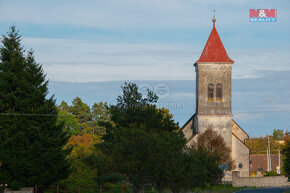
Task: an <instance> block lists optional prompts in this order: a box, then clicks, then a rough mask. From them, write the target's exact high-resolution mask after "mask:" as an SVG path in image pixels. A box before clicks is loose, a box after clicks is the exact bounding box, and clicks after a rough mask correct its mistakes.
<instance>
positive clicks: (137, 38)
mask: <svg viewBox="0 0 290 193" xmlns="http://www.w3.org/2000/svg"><path fill="white" fill-rule="evenodd" d="M289 8H290V1H289V0H275V1H273V0H234V1H233V0H202V1H197V0H122V1H121V0H105V1H98V0H82V1H79V0H50V1H45V0H34V1H32V0H25V1H23V0H9V1H5V0H0V33H1V34H5V33H6V32H7V31H8V28H9V26H11V25H12V24H14V25H16V27H17V29H18V30H19V31H20V33H21V34H22V36H23V44H24V45H25V47H26V48H27V49H30V48H33V49H34V51H35V57H36V60H37V61H38V62H39V63H41V64H42V65H43V67H44V70H45V72H46V73H47V78H48V79H49V80H50V81H66V82H103V81H125V80H127V81H132V80H143V81H146V80H156V81H168V80H194V79H195V71H194V68H193V66H192V65H193V63H194V62H195V61H196V60H197V59H198V58H199V56H200V54H201V52H202V50H203V47H204V45H205V43H206V41H207V38H208V36H209V33H210V31H211V28H212V22H211V19H212V15H213V12H212V10H213V9H216V10H217V12H216V18H217V22H216V27H217V30H218V32H219V35H220V37H221V39H222V41H223V44H224V46H225V48H226V50H227V52H228V54H229V56H230V57H231V59H233V60H234V61H235V64H234V66H233V79H237V80H242V79H246V80H247V79H251V80H252V79H253V78H256V79H259V80H263V79H266V78H267V76H266V74H265V72H272V73H278V74H279V73H280V72H281V73H283V76H277V77H278V78H275V79H274V80H275V81H278V82H285V81H286V82H290V78H289V77H290V76H289V77H287V76H285V72H290V61H289V58H290V57H289V56H290V44H289V43H290V12H289ZM249 9H277V20H278V21H277V22H275V23H250V22H249ZM274 80H273V81H274ZM277 85H279V84H277ZM265 88H266V89H267V87H265ZM278 89H279V87H278ZM281 89H282V88H281ZM283 89H285V88H284V87H283ZM236 90H239V88H236ZM245 92H249V89H247V88H245ZM281 92H282V90H281ZM269 93H270V94H269V95H271V96H272V97H273V96H277V95H279V91H276V89H275V92H274V91H273V92H271V90H269ZM57 94H58V93H56V98H57V97H58V96H57ZM193 94H194V93H193ZM242 94H243V93H242V91H241V93H240V95H242ZM255 96H257V99H256V98H253V99H252V100H255V99H256V100H259V93H256V95H255ZM283 96H285V97H284V101H283V104H282V105H281V104H280V103H281V102H279V104H276V103H274V102H273V105H272V106H268V108H267V109H265V108H264V106H263V105H268V104H269V101H268V102H267V101H266V102H265V103H264V104H263V103H261V106H258V107H256V110H257V111H259V110H270V111H271V110H277V109H278V110H279V109H281V108H282V107H283V110H285V109H290V101H289V100H290V98H287V97H288V96H289V97H290V94H289V93H286V94H285V93H284V95H283ZM241 102H242V101H241ZM254 103H255V102H254ZM259 104H260V103H259ZM239 105H240V106H242V104H239ZM279 105H280V106H279ZM281 106H282V107H281ZM236 110H237V111H239V109H236ZM243 110H244V109H243ZM285 115H287V116H288V117H289V115H290V113H288V114H287V113H284V114H283V116H285ZM283 116H281V117H283ZM287 116H286V117H287ZM252 117H255V116H252ZM281 119H282V118H281ZM256 120H257V122H259V121H260V122H261V121H265V120H264V119H263V120H258V118H257V119H256ZM283 120H284V119H283ZM281 121H282V120H281ZM281 121H279V120H276V122H277V127H284V128H285V127H288V125H289V128H288V129H290V123H289V124H288V125H287V124H286V123H285V124H286V125H283V126H282V125H281V126H280V125H279V124H278V123H279V122H281ZM246 126H248V125H246ZM257 129H260V130H261V131H262V128H257ZM260 133H261V132H260Z"/></svg>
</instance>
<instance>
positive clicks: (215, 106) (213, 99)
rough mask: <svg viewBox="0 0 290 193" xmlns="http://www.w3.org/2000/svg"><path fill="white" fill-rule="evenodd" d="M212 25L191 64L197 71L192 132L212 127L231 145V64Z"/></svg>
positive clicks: (201, 131) (231, 61)
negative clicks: (197, 56) (206, 38)
mask: <svg viewBox="0 0 290 193" xmlns="http://www.w3.org/2000/svg"><path fill="white" fill-rule="evenodd" d="M215 22H216V20H215V19H213V28H212V31H211V33H210V36H209V38H208V40H207V43H206V45H205V47H204V49H203V52H202V54H201V56H200V58H199V59H198V60H197V61H196V63H195V64H194V66H195V71H196V116H195V119H196V120H195V123H196V125H195V128H196V131H195V132H200V133H203V132H204V131H205V130H206V129H208V128H211V129H213V130H215V131H216V132H218V134H220V135H221V136H222V137H223V138H224V140H225V141H226V143H227V144H228V146H229V147H231V146H232V144H231V142H232V118H233V116H232V91H231V88H232V87H231V81H232V65H233V63H234V61H233V60H231V59H230V58H229V56H228V55H227V52H226V50H225V48H224V46H223V43H222V41H221V39H220V37H219V35H218V32H217V30H216V28H215Z"/></svg>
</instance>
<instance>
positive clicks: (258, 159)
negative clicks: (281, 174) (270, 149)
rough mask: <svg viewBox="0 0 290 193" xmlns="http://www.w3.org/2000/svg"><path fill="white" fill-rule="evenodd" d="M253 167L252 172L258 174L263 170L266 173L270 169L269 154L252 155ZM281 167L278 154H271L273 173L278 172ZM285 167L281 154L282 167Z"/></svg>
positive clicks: (251, 167)
mask: <svg viewBox="0 0 290 193" xmlns="http://www.w3.org/2000/svg"><path fill="white" fill-rule="evenodd" d="M250 160H251V166H250V172H257V171H259V168H260V170H262V172H265V171H266V170H267V168H268V165H267V162H268V161H267V154H250ZM278 165H279V157H278V154H271V168H272V171H273V170H274V171H276V167H277V166H278ZM282 165H283V162H282V155H281V154H280V166H282Z"/></svg>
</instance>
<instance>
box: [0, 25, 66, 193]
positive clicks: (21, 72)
mask: <svg viewBox="0 0 290 193" xmlns="http://www.w3.org/2000/svg"><path fill="white" fill-rule="evenodd" d="M1 42H2V46H1V48H0V57H1V60H0V61H1V62H0V113H1V115H0V158H1V161H2V167H1V168H0V183H1V184H6V183H7V184H8V185H10V184H11V183H12V182H14V181H17V182H19V183H20V186H34V184H38V185H39V192H41V191H42V190H43V188H44V187H46V186H47V185H49V184H52V183H54V182H56V181H58V180H59V179H63V178H66V177H67V176H68V174H69V163H68V162H67V160H66V155H67V154H68V153H69V150H66V151H65V150H63V147H64V145H65V144H66V141H67V137H66V136H67V134H66V133H65V132H64V131H63V128H62V125H58V124H57V116H58V111H57V108H56V105H55V100H54V99H53V97H47V93H48V88H47V84H48V81H46V80H45V74H44V72H43V70H42V66H41V65H40V64H38V63H36V62H35V60H34V55H33V52H32V51H29V52H27V53H26V52H25V51H24V50H23V46H22V45H21V36H20V35H19V34H18V33H17V31H16V30H15V27H14V26H12V27H11V28H10V31H9V32H8V34H7V36H3V38H2V41H1ZM12 184H13V183H12Z"/></svg>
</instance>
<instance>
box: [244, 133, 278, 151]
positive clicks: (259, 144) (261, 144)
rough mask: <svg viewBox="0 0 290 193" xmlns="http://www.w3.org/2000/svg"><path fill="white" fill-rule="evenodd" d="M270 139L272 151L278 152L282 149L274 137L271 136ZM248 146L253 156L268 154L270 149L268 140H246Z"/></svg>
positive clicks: (261, 138)
mask: <svg viewBox="0 0 290 193" xmlns="http://www.w3.org/2000/svg"><path fill="white" fill-rule="evenodd" d="M269 139H270V146H271V151H277V150H280V149H282V145H281V144H280V143H278V142H277V141H276V140H274V139H273V137H272V136H269ZM246 145H247V147H248V148H250V150H251V153H252V154H266V153H267V148H268V138H267V137H259V138H250V139H248V140H246Z"/></svg>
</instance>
